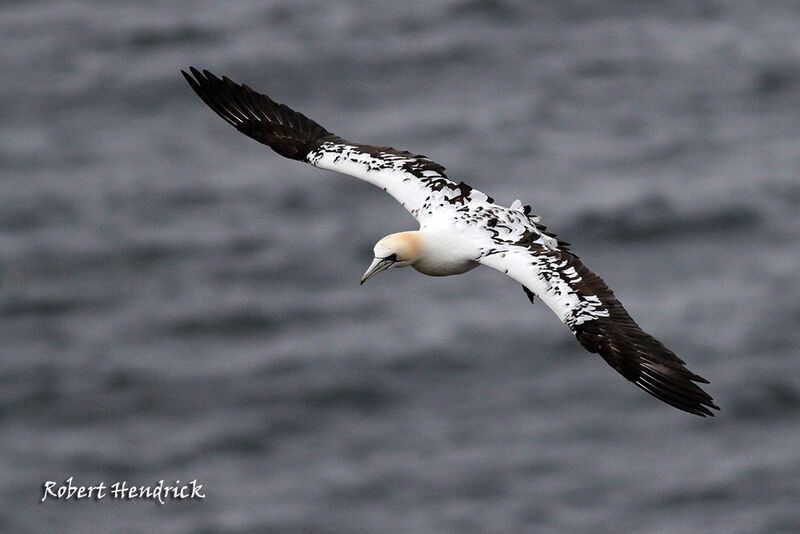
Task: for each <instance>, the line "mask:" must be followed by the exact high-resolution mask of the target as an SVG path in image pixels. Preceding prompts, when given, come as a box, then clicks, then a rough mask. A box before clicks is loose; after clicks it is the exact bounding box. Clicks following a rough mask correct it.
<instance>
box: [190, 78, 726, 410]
mask: <svg viewBox="0 0 800 534" xmlns="http://www.w3.org/2000/svg"><path fill="white" fill-rule="evenodd" d="M189 70H190V72H191V74H189V73H187V72H185V71H181V72H182V73H183V75H184V77H185V78H186V80H187V81H188V82H189V85H190V86H191V87H192V89H194V91H195V93H197V95H198V96H199V97H200V98H201V99H202V100H203V102H205V103H206V104H208V106H209V107H210V108H211V109H212V110H213V111H214V112H215V113H216V114H217V115H219V116H220V117H222V118H223V119H224V120H225V121H227V122H228V123H229V124H230V125H231V126H233V127H234V128H236V129H237V130H239V131H240V132H242V133H243V134H245V135H247V136H248V137H251V138H253V139H255V140H256V141H258V142H260V143H263V144H265V145H267V146H269V147H270V148H272V149H273V150H274V151H275V152H277V153H278V154H280V155H281V156H285V157H287V158H292V159H296V160H298V161H303V162H306V163H310V164H311V165H314V166H315V167H319V168H321V169H327V170H331V171H336V172H340V173H343V174H347V175H350V176H353V177H355V178H359V179H361V180H364V181H367V182H369V183H371V184H374V185H376V186H378V187H380V188H381V189H383V190H384V191H386V192H387V193H389V194H390V195H392V196H393V197H394V198H395V199H397V200H398V201H399V202H400V203H401V204H402V205H403V207H405V208H406V209H407V210H408V211H409V212H410V213H411V215H413V216H414V218H416V219H417V221H418V222H419V230H415V231H409V232H400V233H396V234H391V235H389V236H386V237H384V238H383V239H381V240H380V241H378V243H377V244H376V245H375V248H374V259H373V260H372V264H371V265H370V266H369V268H368V269H367V271H366V272H365V273H364V276H363V277H362V278H361V283H362V284H363V283H364V282H365V281H366V280H367V279H368V278H370V277H371V276H374V275H375V274H377V273H379V272H381V271H385V270H386V269H389V268H392V267H405V266H408V265H410V266H411V267H413V268H414V269H416V270H417V271H419V272H421V273H423V274H427V275H431V276H447V275H452V274H460V273H463V272H466V271H469V270H470V269H473V268H475V267H477V266H478V265H487V266H489V267H491V268H493V269H497V270H498V271H500V272H502V273H505V274H507V275H508V276H510V277H511V278H513V279H514V280H516V281H517V282H519V283H521V284H522V288H523V290H524V291H525V294H526V295H527V297H528V298H529V299H530V301H531V302H533V299H534V295H536V296H538V297H539V298H540V299H541V300H542V301H543V302H544V303H545V304H546V305H547V306H548V307H549V308H550V309H551V310H553V312H555V314H556V315H557V316H558V318H559V319H560V320H561V322H563V323H564V324H566V325H567V327H569V329H570V330H571V331H572V333H573V334H574V335H575V337H576V338H577V339H578V341H579V342H580V344H581V345H583V347H584V348H585V349H586V350H588V351H589V352H594V353H599V354H600V356H602V357H603V359H604V360H605V361H606V362H608V364H609V365H611V367H613V368H614V369H616V370H617V371H618V372H619V373H620V374H622V376H624V377H625V378H627V379H628V380H630V381H631V382H633V383H635V384H636V385H637V386H639V387H640V388H641V389H643V390H644V391H646V392H648V393H650V394H651V395H653V396H654V397H656V398H658V399H661V400H662V401H664V402H666V403H667V404H670V405H672V406H674V407H676V408H678V409H680V410H684V411H686V412H689V413H692V414H696V415H699V416H706V415H709V416H713V415H714V414H713V412H712V411H711V410H710V409H709V408H714V409H716V410H719V407H718V406H716V405H715V404H714V401H713V399H712V398H711V396H709V395H708V393H706V392H705V391H703V390H702V389H701V388H700V387H699V386H698V385H697V384H695V382H700V383H704V384H708V380H706V379H704V378H702V377H701V376H698V375H696V374H694V373H693V372H691V371H690V370H689V369H687V368H686V366H685V365H684V362H683V360H681V359H680V358H678V357H677V356H676V355H675V354H674V353H673V352H672V351H671V350H669V349H668V348H667V347H665V346H664V345H663V344H662V343H661V342H660V341H658V340H657V339H655V338H654V337H652V336H651V335H649V334H647V333H646V332H644V331H643V330H642V329H641V328H639V325H637V324H636V323H635V322H634V321H633V319H631V317H630V315H628V312H627V311H625V308H623V307H622V304H620V302H619V301H618V300H617V299H616V297H615V296H614V293H613V292H612V291H611V290H610V289H609V288H608V287H607V286H606V284H605V282H603V280H602V279H601V278H600V277H599V276H597V275H596V274H594V273H593V272H591V271H590V270H589V269H587V268H586V267H585V266H584V265H583V263H581V261H580V260H579V259H578V256H576V255H575V254H574V253H573V252H571V251H570V250H569V248H568V243H565V242H563V241H560V240H558V239H556V237H555V236H554V235H553V234H552V233H549V232H547V231H546V228H545V226H543V225H541V224H539V217H537V216H535V215H532V214H531V209H530V206H523V205H522V203H521V202H520V201H519V200H516V201H514V203H513V204H512V205H511V206H510V207H508V208H506V207H503V206H500V205H498V204H495V203H494V200H493V199H492V198H491V197H489V196H487V195H485V194H484V193H481V192H480V191H478V190H476V189H473V188H472V187H470V186H468V185H467V184H465V183H464V182H461V183H458V184H456V183H455V182H452V181H451V180H450V179H448V178H447V176H446V175H445V173H444V170H445V169H444V167H442V166H441V165H439V164H438V163H435V162H433V161H431V160H430V159H428V158H427V157H425V156H422V155H413V154H411V153H410V152H403V151H399V150H395V149H394V148H391V147H379V146H371V145H362V144H358V143H351V142H350V141H346V140H344V139H342V138H341V137H338V136H336V135H334V134H332V133H330V132H329V131H328V130H326V129H325V128H323V127H322V126H320V125H319V124H317V123H316V122H314V121H312V120H311V119H309V118H307V117H306V116H304V115H303V114H301V113H298V112H296V111H293V110H292V109H290V108H289V107H287V106H285V105H283V104H278V103H276V102H274V101H273V100H272V99H270V98H269V97H268V96H266V95H263V94H260V93H257V92H255V91H253V90H252V89H250V88H249V87H248V86H247V85H240V84H238V83H235V82H233V81H231V80H230V79H229V78H227V77H225V76H223V77H222V79H219V78H217V77H216V76H214V75H213V74H212V73H210V72H208V71H207V70H204V71H203V72H200V71H198V70H197V69H195V68H194V67H190V68H189Z"/></svg>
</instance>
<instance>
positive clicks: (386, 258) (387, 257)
mask: <svg viewBox="0 0 800 534" xmlns="http://www.w3.org/2000/svg"><path fill="white" fill-rule="evenodd" d="M383 259H384V260H386V261H397V253H394V254H391V255H389V256H386V257H385V258H383Z"/></svg>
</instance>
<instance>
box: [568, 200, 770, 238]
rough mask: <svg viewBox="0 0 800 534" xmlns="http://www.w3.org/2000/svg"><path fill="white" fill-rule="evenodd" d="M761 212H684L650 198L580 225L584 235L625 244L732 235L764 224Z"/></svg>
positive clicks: (732, 208)
mask: <svg viewBox="0 0 800 534" xmlns="http://www.w3.org/2000/svg"><path fill="white" fill-rule="evenodd" d="M761 221H762V218H761V215H760V214H759V212H758V211H756V210H755V209H753V208H751V207H749V206H744V205H727V206H708V207H707V208H705V209H704V210H703V211H690V210H686V211H684V212H682V211H680V210H679V209H678V208H676V207H675V206H673V205H671V204H670V203H668V202H667V201H665V200H664V199H663V198H660V197H650V198H647V199H643V200H639V201H636V203H635V204H628V205H625V206H622V207H619V208H616V209H613V210H610V211H606V212H601V211H590V212H589V213H586V214H584V215H582V216H581V217H580V218H579V220H578V223H577V226H578V227H580V228H581V231H582V232H584V233H585V231H586V230H587V229H588V231H589V232H592V233H594V234H596V235H597V236H601V237H608V238H613V239H622V240H636V239H653V238H669V237H675V236H682V235H687V234H692V235H698V234H720V233H726V234H729V233H731V232H732V231H735V230H739V229H743V228H754V227H757V226H759V225H760V224H761Z"/></svg>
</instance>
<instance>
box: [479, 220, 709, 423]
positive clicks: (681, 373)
mask: <svg viewBox="0 0 800 534" xmlns="http://www.w3.org/2000/svg"><path fill="white" fill-rule="evenodd" d="M480 262H481V263H482V264H484V265H487V266H489V267H492V268H494V269H497V270H499V271H501V272H504V273H506V274H508V275H509V276H511V277H512V278H514V279H515V280H517V281H518V282H520V283H521V284H522V285H523V287H525V288H526V294H528V293H529V292H533V293H535V294H536V295H537V296H538V297H539V298H540V299H541V300H542V301H543V302H544V303H545V304H547V306H549V307H550V309H551V310H553V311H554V312H555V313H556V315H557V316H558V318H559V319H561V321H562V322H563V323H564V324H566V325H567V326H568V327H569V329H570V330H572V332H573V333H574V334H575V337H576V338H577V339H578V341H579V342H580V343H581V345H583V347H584V348H585V349H586V350H588V351H589V352H594V353H598V354H600V356H602V357H603V359H604V360H605V361H606V362H608V364H609V365H611V367H613V368H614V369H616V370H617V371H618V372H619V373H620V374H622V376H624V377H625V378H627V379H628V380H630V381H631V382H633V383H635V384H636V385H637V386H639V387H640V388H642V389H643V390H644V391H646V392H648V393H650V394H651V395H653V396H654V397H656V398H658V399H661V400H662V401H664V402H666V403H668V404H670V405H672V406H674V407H676V408H679V409H681V410H684V411H686V412H689V413H693V414H696V415H700V416H706V415H710V416H713V415H714V414H713V412H711V410H710V409H709V408H714V409H719V408H718V407H717V406H716V405H715V404H714V402H713V400H712V398H711V397H710V396H709V395H708V394H707V393H706V392H705V391H703V390H702V389H701V388H700V387H699V386H697V384H696V383H695V382H700V383H705V384H707V383H708V381H707V380H705V379H704V378H702V377H701V376H698V375H696V374H694V373H692V372H691V371H690V370H689V369H687V368H686V366H685V365H684V362H683V361H682V360H681V359H680V358H678V357H677V356H676V355H675V354H674V353H673V352H672V351H671V350H669V349H668V348H667V347H665V346H664V345H663V344H662V343H661V342H660V341H658V340H657V339H655V338H654V337H653V336H651V335H650V334H648V333H646V332H645V331H643V330H642V329H641V328H640V327H639V325H637V324H636V322H635V321H634V320H633V319H631V316H630V315H628V312H627V311H626V310H625V308H623V306H622V304H621V303H620V302H619V300H617V298H616V297H615V296H614V293H613V291H611V289H609V288H608V286H607V285H606V284H605V282H604V281H603V279H602V278H600V277H599V276H597V275H596V274H594V273H593V272H592V271H590V270H589V269H587V268H586V267H585V266H584V265H583V263H582V262H581V261H580V259H579V258H578V257H577V256H576V255H575V254H573V253H572V252H571V251H570V250H569V248H568V247H567V245H566V243H562V242H560V241H558V240H557V239H555V237H554V236H552V235H550V234H547V233H546V232H545V231H544V229H543V227H540V226H539V225H537V224H536V223H535V222H534V221H533V220H532V219H530V218H528V217H525V218H524V219H523V218H522V217H521V216H520V214H518V213H517V214H514V213H513V211H509V212H507V214H506V216H505V217H502V216H501V217H500V218H499V221H498V222H496V223H495V224H494V225H493V226H492V227H491V230H490V236H489V238H488V244H487V245H486V246H485V247H484V251H483V255H482V257H481V259H480Z"/></svg>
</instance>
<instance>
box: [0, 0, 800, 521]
mask: <svg viewBox="0 0 800 534" xmlns="http://www.w3.org/2000/svg"><path fill="white" fill-rule="evenodd" d="M0 10H1V11H2V17H0V66H1V67H2V72H3V76H2V82H0V107H1V108H2V110H3V112H2V114H1V115H0V139H2V142H0V169H2V179H0V347H2V348H0V451H2V452H0V501H1V502H2V506H0V531H2V532H46V531H47V532H52V531H54V529H56V528H57V529H58V531H59V532H63V533H78V532H99V531H102V532H109V533H112V532H161V533H189V532H209V533H210V532H215V533H216V532H224V533H244V532H272V533H276V532H287V533H288V532H314V533H318V532H319V533H334V532H336V533H338V532H347V533H350V532H352V533H369V532H382V533H411V532H414V533H416V532H431V533H439V532H441V533H444V532H459V533H487V532H498V533H512V532H587V533H588V532H591V533H607V532H637V533H664V532H670V533H696V532H704V533H720V534H722V533H724V534H731V533H747V534H753V533H764V534H774V533H789V532H800V431H799V430H798V420H799V418H800V358H799V357H798V356H799V354H798V346H799V345H800V261H798V259H800V256H798V244H800V217H798V215H799V214H800V210H799V209H798V208H799V207H800V179H798V175H799V174H800V99H799V98H798V97H799V96H800V8H799V7H798V4H797V3H792V2H764V3H760V2H744V1H730V2H728V1H726V2H722V1H718V2H713V1H707V2H683V1H678V0H667V1H662V2H621V1H616V2H590V1H567V2H560V1H542V2H513V1H510V0H492V1H488V2H479V1H474V0H443V1H436V2H426V3H420V4H416V3H408V4H407V3H399V2H397V3H380V2H376V3H369V2H349V3H335V2H325V1H322V0H309V1H294V0H292V1H288V0H279V1H274V2H261V1H249V0H248V1H245V0H239V1H231V2H211V1H205V2H204V1H198V2H154V1H144V0H138V1H125V2H119V1H111V2H99V1H88V0H84V1H77V0H75V1H65V2H3V3H2V6H1V7H0ZM188 65H195V66H197V67H200V68H208V69H209V70H211V71H212V72H215V73H217V74H219V75H222V74H226V75H228V76H230V77H231V78H233V79H234V80H236V81H239V82H242V83H247V84H248V85H250V86H251V87H253V88H255V89H257V90H259V91H262V92H265V93H267V94H269V95H270V96H272V97H273V98H274V99H276V100H277V101H279V102H283V103H286V104H288V105H290V106H291V107H293V108H295V109H297V110H299V111H301V112H303V113H304V114H306V115H308V116H309V117H311V118H313V119H315V120H317V121H318V122H320V123H321V124H322V125H323V126H325V127H326V128H328V129H329V130H331V131H333V132H335V133H337V134H339V135H341V136H343V137H345V138H347V139H351V140H353V141H357V142H365V143H371V144H384V145H392V146H395V147H398V148H401V149H408V150H411V151H413V152H415V153H424V154H426V155H427V156H429V157H430V158H432V159H433V160H435V161H437V162H440V163H442V164H443V165H445V166H446V167H447V169H448V174H449V176H450V177H451V178H452V179H454V180H456V181H459V180H464V181H465V182H467V183H469V184H470V185H472V186H473V187H476V188H478V189H480V190H482V191H484V192H486V193H488V194H490V195H492V196H494V197H495V198H496V199H497V201H498V202H500V203H503V204H506V205H508V204H510V203H511V202H512V201H513V200H514V199H515V198H520V199H521V200H522V201H523V202H524V203H531V204H532V205H533V208H534V211H535V212H536V213H538V214H540V215H541V216H542V218H543V221H544V222H545V223H546V224H547V225H548V227H549V229H550V230H552V231H554V232H556V233H557V234H558V235H559V237H560V238H562V239H565V240H567V241H569V242H571V243H572V248H573V250H575V251H576V252H577V253H578V254H579V255H580V256H581V258H582V259H583V260H584V262H585V263H586V264H587V266H589V267H590V268H591V269H592V270H594V271H595V272H597V273H598V274H600V275H601V276H603V277H604V278H605V280H606V281H607V283H608V284H609V286H611V287H612V288H613V289H614V290H615V292H616V294H617V296H618V297H619V298H620V300H621V301H622V302H623V303H624V304H625V305H626V307H627V308H628V310H629V311H630V312H631V314H632V315H633V316H634V318H635V319H636V320H637V321H638V322H639V323H640V324H641V325H642V326H643V328H645V329H646V330H647V331H649V332H650V333H652V334H653V335H655V336H656V337H658V338H659V339H661V340H662V341H664V342H665V343H666V344H667V345H668V346H669V347H671V348H672V349H673V350H674V351H675V352H676V353H677V354H679V355H680V356H681V357H682V358H683V359H685V360H686V361H687V362H688V364H689V367H690V368H691V369H692V370H693V371H695V372H697V373H699V374H701V375H703V376H705V377H707V378H709V379H710V380H711V384H710V385H709V386H708V388H707V389H708V391H709V392H710V393H711V394H712V395H713V396H714V398H715V400H716V401H717V402H718V403H719V404H720V406H721V407H722V412H720V413H719V415H718V416H717V417H716V418H714V419H700V418H695V417H692V416H690V415H687V414H684V413H681V412H678V411H677V410H674V409H672V408H670V407H668V406H666V405H663V404H662V403H659V402H658V401H656V400H655V399H653V398H651V397H649V396H648V395H646V394H644V393H643V392H641V391H640V390H638V389H637V388H635V387H633V386H632V385H631V384H629V383H627V382H626V381H625V380H623V379H622V378H621V377H620V376H618V375H617V374H616V373H615V372H614V371H613V370H612V369H611V368H609V367H608V366H607V365H606V364H605V363H604V362H603V361H602V360H601V359H600V358H599V357H597V356H596V355H591V354H588V353H586V352H584V351H583V350H582V349H581V347H580V346H579V345H578V343H577V342H575V340H574V338H573V337H572V336H571V334H570V333H569V331H568V330H567V329H566V328H564V327H563V326H562V325H560V324H559V322H558V320H557V319H556V317H555V316H554V315H553V314H552V313H551V312H550V311H549V310H548V309H547V308H546V307H545V306H544V305H543V304H542V303H541V302H540V301H537V302H536V304H535V305H533V306H531V305H530V304H529V303H528V301H527V299H526V298H525V296H524V294H523V292H522V291H521V289H520V287H519V284H517V283H515V282H513V281H511V280H510V279H507V278H505V277H503V276H502V275H500V274H499V273H496V272H494V271H491V270H489V269H477V270H475V271H472V272H470V273H467V274H464V275H461V276H457V277H450V278H427V277H423V276H421V275H419V274H418V273H416V272H413V271H412V270H410V269H404V270H397V271H390V272H388V273H386V274H382V275H381V276H379V277H377V278H375V279H373V280H370V282H369V283H368V284H366V285H365V286H363V287H359V285H358V280H359V277H360V275H361V273H362V272H363V270H364V269H365V268H366V266H367V265H368V264H369V262H370V260H371V256H372V253H371V250H372V246H373V245H374V243H375V242H376V241H377V240H378V239H380V238H381V237H382V236H384V235H386V234H389V233H392V232H396V231H401V230H407V229H414V221H413V220H412V219H411V217H410V216H409V215H408V214H407V213H406V212H405V211H404V210H403V209H402V207H400V206H399V204H397V203H396V202H395V201H394V200H392V199H391V198H389V197H387V196H386V195H385V194H384V193H382V192H381V191H379V190H378V189H377V188H372V187H370V186H368V185H366V184H363V183H359V182H358V181H356V180H353V179H351V178H347V177H343V176H339V175H335V174H331V173H324V172H320V171H318V170H316V169H314V168H312V167H310V166H307V165H305V166H304V165H301V164H299V163H297V162H294V161H289V160H285V159H283V158H281V157H280V156H278V155H277V154H274V153H272V152H271V151H270V150H269V149H267V148H266V147H263V146H260V145H258V144H256V143H254V142H252V141H251V140H249V139H247V138H245V137H244V136H242V135H241V134H239V133H237V132H236V131H235V130H234V129H232V128H230V127H229V126H228V125H227V124H225V123H224V122H223V121H222V120H220V119H219V118H218V117H216V116H214V115H213V113H212V112H211V111H210V110H209V109H207V107H206V106H205V105H204V104H203V103H202V102H201V101H200V100H199V99H198V98H197V97H196V96H195V95H194V94H193V93H192V91H191V90H190V88H189V87H188V86H187V84H186V83H185V81H184V80H183V78H182V77H181V76H180V72H179V69H181V68H186V67H187V66H188ZM69 476H74V477H75V481H76V483H83V484H92V483H97V482H99V481H105V482H106V483H109V482H114V481H117V480H126V481H128V482H129V483H135V484H139V485H144V484H154V483H157V482H158V480H160V479H165V480H166V481H167V482H171V481H174V480H176V479H180V480H181V481H188V480H192V479H197V480H198V481H199V482H200V483H202V484H203V485H204V490H205V493H206V499H205V500H202V501H183V502H168V503H167V504H165V505H164V506H160V505H158V504H154V503H153V502H149V501H131V502H115V501H112V500H109V499H105V500H101V501H97V502H87V501H80V502H74V501H66V502H63V501H57V502H51V501H47V502H45V503H39V502H38V501H39V499H40V498H41V485H42V483H43V482H44V481H46V480H55V481H60V482H63V481H64V479H66V478H67V477H69Z"/></svg>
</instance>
